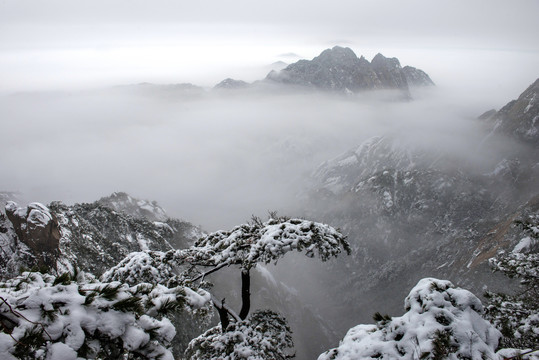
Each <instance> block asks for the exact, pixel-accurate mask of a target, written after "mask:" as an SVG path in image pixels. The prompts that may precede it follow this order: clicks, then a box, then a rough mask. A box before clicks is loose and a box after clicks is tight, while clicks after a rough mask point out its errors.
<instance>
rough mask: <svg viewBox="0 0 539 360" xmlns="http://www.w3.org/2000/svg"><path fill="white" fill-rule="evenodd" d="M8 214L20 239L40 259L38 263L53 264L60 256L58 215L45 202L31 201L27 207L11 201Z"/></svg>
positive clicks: (7, 210)
mask: <svg viewBox="0 0 539 360" xmlns="http://www.w3.org/2000/svg"><path fill="white" fill-rule="evenodd" d="M6 216H7V218H8V219H9V221H11V224H12V226H13V229H14V230H15V233H16V234H17V237H18V239H19V240H20V241H21V242H22V243H24V244H25V245H26V246H28V248H30V250H31V251H32V253H33V254H34V255H35V256H36V258H37V259H38V264H37V265H40V266H41V265H47V266H53V265H54V262H55V261H56V258H57V257H58V252H59V245H60V229H59V225H58V220H57V218H56V216H55V215H54V214H53V213H52V212H51V211H50V210H49V208H47V207H46V206H44V205H43V204H40V203H31V204H29V205H28V206H27V207H26V208H20V207H18V205H17V204H16V203H15V202H13V201H9V202H8V203H7V204H6Z"/></svg>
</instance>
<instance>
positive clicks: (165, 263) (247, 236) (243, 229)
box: [101, 214, 350, 359]
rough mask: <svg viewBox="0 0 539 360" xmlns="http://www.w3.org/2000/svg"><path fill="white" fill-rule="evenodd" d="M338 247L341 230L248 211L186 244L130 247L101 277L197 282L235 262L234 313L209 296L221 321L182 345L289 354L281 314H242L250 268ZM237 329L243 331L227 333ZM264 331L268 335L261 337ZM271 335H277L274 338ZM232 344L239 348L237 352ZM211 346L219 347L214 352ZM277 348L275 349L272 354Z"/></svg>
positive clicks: (226, 352)
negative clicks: (163, 248)
mask: <svg viewBox="0 0 539 360" xmlns="http://www.w3.org/2000/svg"><path fill="white" fill-rule="evenodd" d="M342 250H345V251H346V252H347V253H349V252H350V247H349V245H348V243H347V241H346V238H345V236H344V235H342V234H341V233H340V232H339V231H337V230H336V229H334V228H333V227H331V226H329V225H325V224H321V223H317V222H314V221H309V220H304V219H291V218H287V217H278V216H276V215H275V214H270V219H269V220H267V221H262V220H261V219H259V218H256V217H253V219H252V220H251V221H250V222H248V223H245V224H242V225H238V226H236V227H234V228H233V229H232V230H230V231H217V232H214V233H212V234H209V235H206V236H204V237H202V238H201V239H199V240H198V241H196V242H195V244H194V245H193V246H192V247H190V248H189V249H186V250H181V251H179V250H171V251H168V252H158V251H146V252H140V253H132V254H130V255H129V256H128V257H127V258H126V259H124V260H123V261H122V262H121V263H120V264H118V266H116V267H114V268H112V269H111V270H110V271H108V272H106V273H105V274H103V276H102V278H101V280H102V281H113V280H116V281H127V282H128V283H134V282H136V281H137V280H139V281H140V280H145V281H147V280H149V279H153V281H157V282H158V283H161V284H166V285H167V286H172V285H175V284H185V285H190V284H193V285H194V284H195V283H197V282H199V281H200V282H203V281H204V280H205V278H206V277H207V276H208V275H210V274H212V273H214V272H216V271H218V270H220V269H223V268H225V267H229V266H237V267H238V268H239V270H240V272H241V280H242V288H241V298H242V307H241V309H240V312H239V314H238V313H236V312H235V311H234V310H233V309H231V308H230V307H229V306H228V305H227V304H225V302H224V301H223V300H218V299H217V298H216V297H214V296H212V301H213V305H214V307H215V308H216V309H217V312H218V314H219V318H220V322H221V324H220V325H218V326H216V327H215V328H213V329H210V330H208V331H207V332H206V333H205V334H203V335H201V336H200V337H198V338H196V339H194V340H193V342H192V343H191V344H190V345H189V350H188V351H189V353H190V354H191V356H194V357H193V358H196V359H208V358H212V357H215V356H216V357H217V358H223V359H241V358H242V357H238V356H239V355H238V354H240V353H241V354H251V355H249V356H252V357H254V358H256V356H262V358H264V355H263V354H274V355H275V358H280V356H281V355H282V356H289V355H290V354H289V353H287V352H286V349H290V348H291V347H292V340H291V337H290V332H289V329H288V326H287V325H286V322H285V320H284V319H282V318H281V317H279V316H278V315H276V314H275V313H271V312H256V313H255V314H253V316H251V317H249V318H248V315H249V311H250V273H249V272H250V270H251V269H252V268H254V267H255V266H256V264H258V263H264V264H267V263H271V262H273V263H276V262H277V261H278V260H279V259H280V258H282V257H283V256H284V255H286V254H287V253H288V252H291V251H298V252H303V253H305V255H306V256H308V257H315V256H317V257H319V258H320V259H321V260H322V261H326V260H328V259H330V258H332V257H335V256H337V255H338V254H340V253H341V252H342ZM200 269H203V271H202V270H200ZM198 286H203V284H199V285H198ZM277 319H279V321H277ZM276 321H277V322H276ZM274 322H276V323H278V324H281V325H280V327H279V329H277V330H275V329H273V328H272V326H274V325H272V324H273V323H274ZM272 329H273V330H272ZM238 331H239V332H241V333H242V334H243V335H241V336H235V335H233V334H237V333H238ZM277 332H282V333H283V335H282V336H277V337H275V336H274V335H271V334H276V333H277ZM269 335H271V338H273V340H272V339H270V338H267V337H268V336H269ZM260 339H265V340H264V342H263V344H264V345H263V346H262V345H261V344H260V343H259V341H260ZM275 339H277V340H279V341H277V342H275V341H274V340H275ZM211 344H213V345H211ZM219 344H221V345H219ZM223 344H226V346H225V345H223ZM249 344H251V345H249ZM238 348H241V349H243V350H241V351H240V352H238V351H239V350H238ZM216 351H220V353H219V355H218V356H217V355H216ZM233 354H235V355H233ZM278 354H281V355H279V356H277V355H278ZM245 358H248V357H245ZM270 358H272V357H271V356H270Z"/></svg>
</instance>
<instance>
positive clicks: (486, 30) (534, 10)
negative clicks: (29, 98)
mask: <svg viewBox="0 0 539 360" xmlns="http://www.w3.org/2000/svg"><path fill="white" fill-rule="evenodd" d="M538 14H539V1H537V0H518V1H506V0H505V1H503V0H484V1H480V0H467V1H464V0H451V1H448V0H447V1H433V0H408V1H388V0H376V1H375V0H336V1H331V2H330V1H321V0H311V1H290V0H286V1H285V0H272V1H268V0H258V1H252V0H238V1H222V0H221V1H220V0H201V1H177V0H153V1H141V0H92V1H73V0H40V1H37V0H0V78H1V79H2V81H1V83H0V92H4V93H5V92H10V91H21V90H34V89H48V88H70V87H71V88H73V87H75V88H76V87H85V86H102V85H112V84H118V83H131V82H142V81H149V82H157V83H177V82H194V83H198V84H201V85H205V86H211V85H214V84H215V83H217V82H218V81H219V80H221V79H223V78H225V77H235V78H243V79H245V80H255V79H257V78H260V77H263V76H264V75H265V73H266V71H267V68H265V67H264V66H265V65H268V64H271V63H272V62H274V61H278V60H282V61H286V62H292V61H295V60H296V59H294V58H290V57H288V58H287V57H284V56H280V55H283V54H286V53H295V54H298V55H299V56H300V57H303V58H312V57H313V56H315V55H317V54H318V53H319V52H321V51H322V50H323V49H325V48H327V47H331V46H333V45H336V44H339V45H346V46H350V47H351V48H352V49H353V50H354V51H355V52H356V53H358V55H359V54H364V55H366V56H367V58H370V57H372V56H373V55H375V54H376V53H377V52H382V53H384V55H386V56H392V57H393V56H395V57H398V58H399V59H401V62H402V63H403V65H406V64H409V65H414V66H417V67H420V68H423V69H425V70H426V71H427V72H428V73H429V74H431V76H433V77H434V78H435V81H436V80H438V81H437V82H438V83H439V82H440V80H442V83H443V81H444V80H445V78H444V76H446V75H447V74H449V73H452V74H451V76H447V80H448V81H449V82H451V81H455V82H456V81H459V77H458V75H457V76H456V77H455V72H457V73H458V71H459V67H464V68H463V69H461V73H462V74H464V73H467V70H473V69H466V64H467V63H470V62H471V60H473V61H478V62H480V63H483V64H481V65H479V66H476V64H474V66H475V67H476V71H477V76H478V77H479V79H480V80H483V79H487V78H489V77H491V76H494V75H493V74H492V73H491V72H492V71H495V70H496V68H497V67H499V66H501V67H506V68H507V67H509V66H510V65H511V64H514V67H515V69H519V70H518V71H516V70H514V69H513V70H514V71H513V73H512V72H511V71H509V70H507V69H506V71H508V74H507V75H508V76H510V77H511V78H512V79H514V80H515V82H516V83H517V84H515V86H514V87H515V89H516V88H520V87H522V83H524V82H525V81H526V82H530V81H531V80H530V79H529V78H532V77H534V76H536V75H531V74H536V72H537V61H538V59H539V57H538V52H539V41H537V35H538V34H539V25H538V24H539V22H538V21H537V16H538ZM475 57H477V59H476V58H475ZM487 59H491V60H493V62H489V64H486V62H487V61H488V60H487ZM466 76H467V75H463V77H466ZM525 79H526V80H525ZM511 90H513V89H510V90H508V91H511Z"/></svg>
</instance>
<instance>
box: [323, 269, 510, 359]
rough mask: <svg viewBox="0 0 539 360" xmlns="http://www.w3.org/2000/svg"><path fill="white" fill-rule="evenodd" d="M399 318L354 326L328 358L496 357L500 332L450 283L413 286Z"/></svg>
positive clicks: (476, 304) (466, 294)
mask: <svg viewBox="0 0 539 360" xmlns="http://www.w3.org/2000/svg"><path fill="white" fill-rule="evenodd" d="M405 309H406V311H407V312H406V313H405V314H404V315H403V316H401V317H394V318H390V317H389V316H386V317H382V316H380V319H379V321H378V323H377V324H375V325H358V326H356V327H353V328H351V329H350V330H349V331H348V333H347V334H346V335H345V337H344V339H343V340H342V341H341V343H340V345H339V347H337V348H334V349H331V350H329V351H327V352H325V353H324V354H322V355H320V357H319V358H318V360H330V359H332V360H333V359H341V360H345V359H346V360H351V359H372V358H377V359H420V358H421V359H434V358H441V357H440V356H443V357H444V358H447V359H455V360H456V359H482V358H487V359H498V356H497V355H496V353H495V349H496V346H497V345H498V340H499V338H500V336H501V334H500V332H499V331H498V330H497V329H496V328H495V327H494V326H492V325H491V324H490V323H488V322H487V321H485V320H484V319H483V318H482V317H481V313H482V312H483V305H482V304H481V301H480V300H479V299H478V298H477V297H476V296H475V295H473V294H472V293H471V292H469V291H467V290H464V289H460V288H456V287H455V286H453V284H452V283H451V282H449V281H444V280H438V279H433V278H426V279H422V280H420V281H419V283H418V284H417V285H416V286H415V287H414V288H413V289H412V291H411V292H410V294H409V295H408V296H407V297H406V300H405Z"/></svg>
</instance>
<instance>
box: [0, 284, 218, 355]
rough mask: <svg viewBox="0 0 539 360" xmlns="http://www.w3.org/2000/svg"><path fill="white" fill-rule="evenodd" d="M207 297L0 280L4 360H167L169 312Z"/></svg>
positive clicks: (156, 289) (147, 288)
mask: <svg viewBox="0 0 539 360" xmlns="http://www.w3.org/2000/svg"><path fill="white" fill-rule="evenodd" d="M209 300H210V296H209V294H208V293H207V292H205V291H203V290H199V291H198V292H195V291H193V290H191V289H188V288H184V287H176V288H167V287H165V286H162V285H157V284H147V283H141V284H138V285H136V286H129V285H126V284H122V283H119V282H110V283H103V282H91V280H90V281H88V280H87V279H85V278H84V274H79V276H78V277H77V278H76V279H72V278H71V277H70V276H67V275H63V276H61V277H55V276H52V275H48V274H40V273H24V274H23V275H21V276H19V277H16V278H14V279H11V280H8V281H6V282H3V283H0V322H1V324H2V329H1V331H0V353H2V354H3V356H4V358H5V359H59V358H61V359H73V360H74V359H76V358H78V357H82V358H96V357H97V358H119V357H124V358H126V359H131V358H137V359H155V358H161V359H173V357H172V353H171V351H170V346H171V341H172V339H173V338H174V336H175V334H176V330H175V329H174V326H173V325H172V323H171V322H170V321H169V320H168V319H167V318H166V317H165V315H166V314H167V312H169V311H174V310H177V309H178V308H183V307H193V308H200V307H203V306H205V305H207V304H208V303H209Z"/></svg>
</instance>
